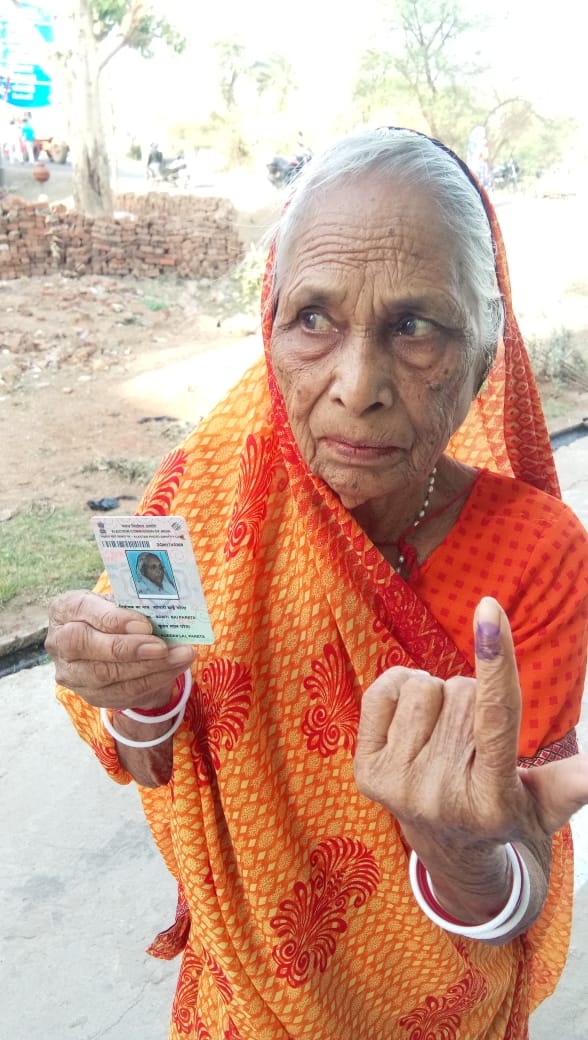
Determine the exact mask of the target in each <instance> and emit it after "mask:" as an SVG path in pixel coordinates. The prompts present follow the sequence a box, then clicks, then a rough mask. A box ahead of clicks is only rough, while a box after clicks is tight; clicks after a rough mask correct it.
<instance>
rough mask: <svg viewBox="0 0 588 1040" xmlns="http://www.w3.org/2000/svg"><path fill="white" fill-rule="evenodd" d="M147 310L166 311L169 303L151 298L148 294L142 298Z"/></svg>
mask: <svg viewBox="0 0 588 1040" xmlns="http://www.w3.org/2000/svg"><path fill="white" fill-rule="evenodd" d="M143 303H144V304H145V306H146V308H147V310H148V311H166V310H167V308H168V307H169V304H167V303H164V301H163V300H152V299H150V298H149V297H148V296H147V297H146V298H145V299H144V300H143Z"/></svg>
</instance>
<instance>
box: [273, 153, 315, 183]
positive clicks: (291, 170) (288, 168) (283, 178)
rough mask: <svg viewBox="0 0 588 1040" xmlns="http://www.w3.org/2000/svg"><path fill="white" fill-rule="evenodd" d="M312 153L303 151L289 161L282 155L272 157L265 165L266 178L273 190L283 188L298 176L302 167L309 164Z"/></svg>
mask: <svg viewBox="0 0 588 1040" xmlns="http://www.w3.org/2000/svg"><path fill="white" fill-rule="evenodd" d="M311 158H312V152H310V151H309V150H308V149H305V150H304V151H303V152H299V153H298V154H297V155H293V156H291V157H290V158H289V159H288V158H286V157H285V156H283V155H274V157H273V159H272V161H271V162H269V163H268V164H267V171H268V176H269V179H270V181H271V183H272V184H273V185H274V187H275V188H285V187H286V185H287V184H291V182H292V181H293V180H294V178H295V177H297V176H298V174H299V173H300V171H301V169H302V167H303V166H306V163H307V162H310V159H311Z"/></svg>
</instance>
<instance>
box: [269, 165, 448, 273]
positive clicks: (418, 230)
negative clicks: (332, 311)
mask: <svg viewBox="0 0 588 1040" xmlns="http://www.w3.org/2000/svg"><path fill="white" fill-rule="evenodd" d="M455 252H456V246H455V236H453V235H452V234H451V232H450V230H449V228H448V227H447V225H446V223H445V221H444V219H443V216H442V214H441V211H440V208H439V205H438V203H437V202H436V201H435V200H434V199H433V198H432V196H431V194H430V192H428V191H427V190H426V189H425V188H421V187H419V188H414V189H413V188H411V187H409V186H407V185H406V184H402V183H397V182H396V183H395V182H392V181H390V180H389V179H386V180H384V179H383V178H382V177H381V175H380V176H378V177H375V176H374V175H372V176H371V177H362V178H357V179H355V180H354V181H352V182H351V183H346V184H340V183H339V184H335V185H332V186H330V187H329V188H326V189H324V190H322V191H321V192H320V194H318V195H317V196H316V197H315V198H313V199H312V200H311V201H310V203H309V205H307V206H306V207H305V208H304V211H303V212H300V213H299V214H298V216H297V219H296V221H295V222H294V223H293V225H292V226H291V228H289V229H288V232H287V233H286V235H285V237H284V238H283V239H282V240H281V241H280V242H279V248H278V252H277V256H276V269H275V275H276V286H277V288H278V289H280V288H281V289H285V288H286V289H288V290H290V289H292V288H293V287H294V285H295V284H296V283H297V282H299V280H300V279H301V278H303V279H304V280H306V278H308V277H310V278H311V279H312V280H314V281H316V280H317V278H318V279H319V281H320V280H321V278H325V279H326V280H327V281H332V277H335V278H342V279H343V280H345V279H347V278H348V277H351V276H352V274H353V273H354V271H355V270H356V268H357V267H361V269H362V271H363V272H364V274H366V275H368V274H369V272H370V271H371V272H372V273H375V275H376V276H377V275H378V274H379V273H380V272H381V273H384V272H385V273H386V276H387V277H392V278H394V276H395V274H396V273H398V274H399V275H402V280H403V281H405V280H406V279H409V280H410V279H411V278H415V279H416V280H417V281H419V280H420V278H421V277H422V276H424V277H425V278H426V279H427V280H428V279H430V278H431V277H433V278H434V279H435V280H436V279H440V281H442V282H444V281H446V278H447V275H448V274H449V270H450V269H451V275H450V278H451V280H453V274H454V272H455V269H456V268H455V265H454V263H453V262H452V261H454V259H455ZM329 272H330V274H329Z"/></svg>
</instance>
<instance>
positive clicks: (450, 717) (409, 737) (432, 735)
mask: <svg viewBox="0 0 588 1040" xmlns="http://www.w3.org/2000/svg"><path fill="white" fill-rule="evenodd" d="M474 633H475V642H476V678H475V679H473V678H467V677H459V676H457V677H454V678H452V679H448V680H442V679H438V678H436V677H434V676H431V675H428V674H427V673H426V672H420V671H416V670H411V669H409V668H401V667H397V668H391V669H389V670H388V671H387V672H384V673H383V674H382V675H381V676H379V678H378V679H377V680H376V681H375V682H374V683H373V684H372V686H370V687H369V689H368V690H366V692H365V694H364V697H363V701H362V709H361V720H360V725H359V733H358V740H357V751H356V755H355V779H356V783H357V786H358V788H359V790H360V791H361V792H362V794H364V795H366V797H368V798H370V799H372V800H373V801H376V802H379V803H380V804H381V805H383V806H385V808H386V809H388V810H389V812H391V813H392V814H393V815H394V816H395V817H396V819H397V820H398V821H399V823H400V825H401V827H402V830H403V832H404V836H405V838H406V840H407V842H408V843H409V844H410V845H411V847H412V848H413V849H414V850H415V852H416V853H417V855H418V856H419V857H420V858H421V860H422V861H423V863H424V864H425V865H426V866H427V868H428V870H429V872H430V873H431V874H432V875H433V877H434V876H435V874H436V873H439V874H441V875H442V876H444V877H449V878H451V877H454V878H455V881H456V883H457V882H458V881H459V878H460V877H462V878H463V879H464V883H466V884H467V875H468V869H470V868H471V870H472V872H473V874H474V876H475V875H479V882H480V886H482V884H483V882H482V878H483V874H484V869H485V867H484V864H486V869H487V866H488V862H489V861H491V860H492V857H493V856H494V858H495V861H496V853H497V851H498V850H499V849H500V850H501V849H502V846H503V845H504V844H505V843H506V842H509V841H513V842H517V843H519V842H520V843H522V844H523V845H526V846H527V847H529V848H530V849H532V850H534V851H535V852H536V853H538V855H539V858H545V857H544V853H543V856H541V849H543V850H544V849H545V842H546V841H548V840H549V837H550V836H551V834H553V833H554V832H555V831H556V830H558V829H559V828H560V827H561V826H563V824H564V823H566V822H567V821H568V820H569V819H570V817H571V816H572V815H573V813H574V812H576V811H577V810H578V809H580V808H581V807H582V806H583V805H584V804H585V803H586V802H588V755H576V756H574V757H572V758H569V759H565V760H563V761H561V762H556V763H551V764H549V765H545V766H541V767H538V768H535V769H519V768H518V767H517V745H518V736H519V727H520V716H521V691H520V685H519V678H518V671H517V666H516V659H515V652H514V645H513V640H512V635H511V632H510V626H509V623H508V619H507V617H506V614H505V613H504V611H503V610H502V608H501V607H500V606H499V604H498V603H497V602H496V600H494V599H491V598H490V597H485V598H484V599H482V600H481V602H480V603H479V605H478V608H477V610H476V615H475V619H474ZM496 862H497V861H496ZM502 862H503V863H504V859H503V860H502ZM503 876H504V874H503ZM473 884H474V885H475V881H474V880H473Z"/></svg>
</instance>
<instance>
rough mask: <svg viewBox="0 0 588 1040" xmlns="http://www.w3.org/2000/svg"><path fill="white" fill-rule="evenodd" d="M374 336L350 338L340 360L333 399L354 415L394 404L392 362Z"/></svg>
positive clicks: (336, 372) (332, 392) (334, 381)
mask: <svg viewBox="0 0 588 1040" xmlns="http://www.w3.org/2000/svg"><path fill="white" fill-rule="evenodd" d="M384 353H385V352H384V351H383V348H382V347H381V346H379V345H378V343H377V342H376V341H375V339H374V338H373V336H371V335H367V334H365V333H363V334H355V335H352V336H351V335H350V336H349V337H348V339H347V341H346V343H345V345H344V347H343V349H342V350H341V351H340V352H339V354H338V357H337V363H336V368H335V373H334V378H333V381H332V383H331V389H330V396H331V399H332V400H333V401H336V402H338V403H339V404H342V405H343V406H344V407H345V408H346V409H347V410H348V411H349V412H351V413H352V414H353V415H363V414H364V413H365V412H369V411H376V410H378V409H380V408H390V407H391V405H392V404H393V403H394V387H393V383H392V373H391V371H390V359H389V358H386V357H385V356H384Z"/></svg>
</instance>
